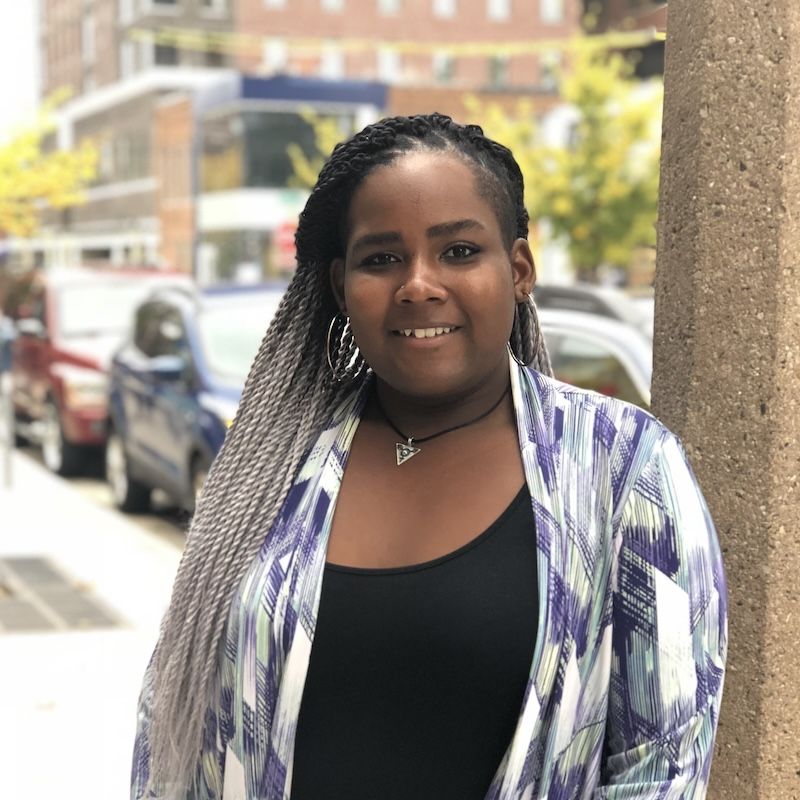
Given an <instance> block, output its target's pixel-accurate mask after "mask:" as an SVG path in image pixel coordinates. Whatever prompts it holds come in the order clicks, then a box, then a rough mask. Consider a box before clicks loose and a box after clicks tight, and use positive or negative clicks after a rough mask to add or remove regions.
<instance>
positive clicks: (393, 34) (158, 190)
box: [10, 0, 581, 280]
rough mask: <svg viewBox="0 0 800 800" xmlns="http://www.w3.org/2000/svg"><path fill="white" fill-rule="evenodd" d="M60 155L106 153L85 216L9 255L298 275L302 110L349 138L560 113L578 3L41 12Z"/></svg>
mask: <svg viewBox="0 0 800 800" xmlns="http://www.w3.org/2000/svg"><path fill="white" fill-rule="evenodd" d="M40 11H41V25H40V28H41V45H42V46H41V52H42V70H43V74H42V96H43V98H45V97H48V96H49V95H51V94H52V93H53V92H54V91H56V90H57V89H60V88H62V87H66V88H68V89H69V90H70V92H71V93H72V99H71V100H70V101H69V102H68V103H67V104H66V105H65V106H64V107H63V108H62V109H61V110H60V112H59V124H58V136H57V146H59V147H70V146H71V145H72V144H73V143H75V142H78V141H82V140H84V139H87V138H88V139H91V140H92V141H94V142H95V144H96V146H97V148H98V152H99V169H98V175H97V178H96V180H95V181H94V183H93V185H92V186H91V187H89V190H88V192H87V193H86V203H85V204H84V205H82V206H78V207H75V208H72V209H69V210H66V211H45V212H44V213H43V215H42V223H43V224H42V228H41V232H40V235H38V237H37V238H36V239H33V240H20V241H12V242H11V243H10V245H11V247H10V249H11V251H12V254H13V258H14V259H16V260H23V261H25V262H26V263H39V264H43V265H60V264H74V263H87V262H89V263H92V262H94V263H110V264H160V265H164V266H168V267H171V268H174V269H179V270H184V271H193V272H195V273H196V274H197V275H198V276H200V277H201V278H203V279H207V280H214V279H219V278H225V279H227V278H231V277H235V275H236V273H237V270H239V268H240V267H241V268H243V269H244V270H245V271H247V270H250V271H251V272H252V271H253V270H256V271H260V272H261V273H263V274H275V273H282V272H285V271H287V270H288V269H291V267H292V264H293V258H292V256H293V250H292V247H291V244H292V230H293V227H292V226H293V220H294V219H296V215H297V213H298V211H299V210H300V208H302V205H303V203H304V201H305V197H306V190H305V189H302V188H298V187H296V186H294V185H292V184H293V181H292V180H291V164H290V163H289V159H288V157H287V148H288V146H289V145H292V144H294V145H297V146H298V147H300V149H301V150H302V151H303V152H304V153H307V154H313V153H314V152H315V141H314V133H313V129H312V126H311V125H310V124H309V122H308V120H307V119H306V118H305V117H304V115H305V113H306V111H307V110H308V109H309V108H313V109H314V110H315V111H316V113H318V114H322V115H324V116H329V117H330V116H334V117H335V118H336V119H337V121H338V122H339V124H340V127H341V129H342V136H343V137H345V136H347V135H349V133H350V132H351V131H352V130H353V129H354V128H357V127H360V126H363V125H364V124H366V123H367V122H369V121H371V120H374V119H376V118H378V117H380V116H382V115H385V114H396V113H402V114H411V113H422V112H430V111H434V110H436V111H442V112H444V113H450V114H451V115H453V116H454V117H456V118H457V119H461V120H465V119H466V117H467V113H466V106H465V102H464V98H465V96H466V95H467V94H468V93H469V94H478V95H482V96H484V97H489V98H491V99H492V100H496V101H498V102H499V103H501V104H503V105H505V106H507V107H509V108H510V107H512V106H513V105H514V103H515V102H516V100H517V99H519V98H520V97H526V98H533V99H534V101H535V104H536V108H537V110H540V111H546V110H547V109H549V108H550V107H552V106H553V105H554V104H556V103H557V98H556V96H555V93H554V88H555V82H554V79H553V77H554V76H553V71H554V69H555V67H556V66H557V65H558V63H559V60H560V53H561V44H563V41H564V40H565V39H568V38H570V37H572V36H574V35H576V34H578V33H579V31H580V16H581V0H528V1H527V2H524V3H523V2H522V0H40Z"/></svg>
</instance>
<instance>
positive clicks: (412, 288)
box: [331, 151, 534, 399]
mask: <svg viewBox="0 0 800 800" xmlns="http://www.w3.org/2000/svg"><path fill="white" fill-rule="evenodd" d="M533 280H534V266H533V258H532V256H531V251H530V248H529V246H528V243H527V241H526V240H524V239H518V240H517V241H516V242H515V243H514V245H513V246H512V248H511V251H510V252H509V251H508V249H507V247H506V245H505V242H504V241H503V236H502V232H501V229H500V224H499V222H498V220H497V217H496V213H495V211H494V209H493V208H492V206H491V205H490V204H489V202H488V201H487V200H485V199H484V198H483V197H481V195H480V194H479V193H478V191H477V190H476V174H475V172H474V171H473V169H472V168H471V167H470V166H469V164H468V162H466V161H464V160H462V159H461V158H459V157H457V156H454V155H451V154H442V153H431V152H426V151H422V152H415V153H410V154H408V155H404V156H401V157H400V158H399V159H398V160H397V161H395V162H393V163H392V164H390V165H388V166H384V167H379V168H377V169H375V170H374V171H373V172H371V173H370V174H369V175H368V176H367V177H366V178H365V179H364V181H363V182H362V183H361V185H360V186H359V187H358V189H357V190H356V192H355V193H354V195H353V198H352V201H351V204H350V209H349V215H348V235H347V248H346V254H345V258H344V259H336V260H335V261H334V262H333V264H332V265H331V281H332V285H333V290H334V294H335V295H336V299H337V302H338V303H339V307H340V308H341V309H342V311H343V312H344V313H346V314H348V315H349V316H350V324H351V326H352V329H353V334H354V336H355V339H356V342H357V343H358V346H359V348H360V350H361V352H362V354H363V355H364V358H365V359H366V361H367V363H368V364H369V365H370V366H371V367H372V369H373V370H374V371H375V373H376V375H377V376H378V377H379V378H380V379H381V380H383V381H385V382H386V383H387V384H388V385H389V386H391V387H392V388H393V389H395V390H396V391H398V392H402V393H404V394H409V395H413V396H416V397H430V398H441V399H446V398H448V397H458V396H462V395H463V394H464V393H468V392H470V391H471V390H475V389H477V388H479V387H480V386H482V385H483V384H484V383H486V382H487V381H490V380H492V378H495V379H497V376H498V375H502V376H503V380H507V371H508V366H507V354H506V349H505V348H506V342H507V341H508V338H509V335H510V332H511V326H512V322H513V317H514V306H515V303H517V302H519V301H521V300H523V299H524V297H525V295H526V294H527V293H528V292H530V290H531V289H532V286H533Z"/></svg>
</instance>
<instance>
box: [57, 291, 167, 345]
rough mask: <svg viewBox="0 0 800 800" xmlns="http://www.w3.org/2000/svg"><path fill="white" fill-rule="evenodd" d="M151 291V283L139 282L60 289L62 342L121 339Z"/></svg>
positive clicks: (59, 312) (59, 305)
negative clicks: (139, 305) (66, 339)
mask: <svg viewBox="0 0 800 800" xmlns="http://www.w3.org/2000/svg"><path fill="white" fill-rule="evenodd" d="M152 289H153V285H152V283H151V282H149V281H146V280H141V279H140V280H136V281H133V280H132V281H131V282H130V283H128V282H124V281H113V282H111V281H109V282H108V283H96V284H94V283H93V284H78V285H75V286H64V287H63V288H62V289H61V291H60V292H59V298H58V327H59V330H60V333H61V335H62V336H64V337H66V338H71V337H78V336H104V335H106V334H110V335H122V334H124V333H125V331H127V330H128V329H129V328H130V324H131V319H132V317H133V310H134V309H135V308H136V306H137V305H138V304H139V303H141V301H142V300H143V299H144V298H145V297H146V296H147V295H148V294H149V293H150V292H151V291H152Z"/></svg>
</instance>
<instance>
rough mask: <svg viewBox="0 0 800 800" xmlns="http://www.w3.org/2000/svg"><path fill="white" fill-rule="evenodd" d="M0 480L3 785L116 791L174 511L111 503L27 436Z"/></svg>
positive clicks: (168, 568) (25, 790)
mask: <svg viewBox="0 0 800 800" xmlns="http://www.w3.org/2000/svg"><path fill="white" fill-rule="evenodd" d="M0 487H1V488H0V663H2V664H3V681H2V683H1V684H0V707H2V708H3V716H4V719H5V720H7V721H10V724H8V723H7V724H6V725H4V726H2V730H1V731H0V752H2V753H3V761H2V763H3V783H4V791H3V794H4V796H8V797H14V798H24V800H50V798H53V797H59V798H62V800H72V799H73V798H74V800H115V799H116V798H124V797H126V796H127V794H128V781H129V771H130V757H131V752H132V746H133V736H134V730H135V724H136V700H137V696H138V692H139V686H140V683H141V678H142V674H143V672H144V669H145V666H146V664H147V661H148V659H149V657H150V653H151V652H152V648H153V645H154V644H155V640H156V637H157V634H158V627H159V624H160V620H161V617H162V615H163V613H164V611H165V609H166V606H167V603H168V601H169V594H170V590H171V586H172V581H173V579H174V574H175V570H176V568H177V564H178V559H179V557H180V552H181V548H182V545H183V540H184V537H183V533H182V527H181V526H182V524H183V520H182V518H181V516H180V515H179V514H178V513H177V512H175V511H174V510H169V509H168V508H162V510H160V511H157V512H156V513H153V514H151V515H141V516H137V517H127V516H125V515H123V514H120V513H118V512H116V511H114V510H113V509H111V508H110V502H109V499H108V497H107V494H106V492H105V491H104V490H105V486H104V484H103V483H102V481H101V480H100V477H99V474H93V475H91V476H89V477H85V478H80V479H75V480H72V481H66V480H63V479H61V478H58V477H55V476H54V475H52V474H51V473H49V472H48V471H47V470H46V469H45V468H44V467H43V466H42V465H41V463H40V461H39V459H38V457H37V455H36V451H34V449H33V448H27V449H24V450H16V451H15V452H14V454H13V484H12V486H11V488H6V487H5V486H4V485H3V484H2V483H0Z"/></svg>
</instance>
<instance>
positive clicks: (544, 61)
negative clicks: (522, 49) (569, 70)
mask: <svg viewBox="0 0 800 800" xmlns="http://www.w3.org/2000/svg"><path fill="white" fill-rule="evenodd" d="M560 68H561V53H560V52H559V51H558V50H548V51H547V52H545V53H542V56H541V58H540V60H539V87H540V88H541V90H542V91H544V92H556V91H558V72H559V69H560Z"/></svg>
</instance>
